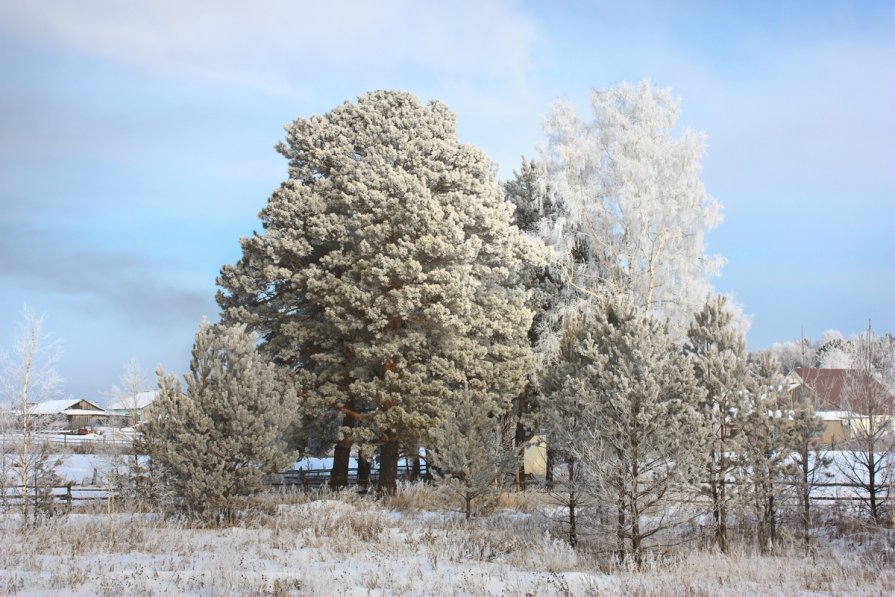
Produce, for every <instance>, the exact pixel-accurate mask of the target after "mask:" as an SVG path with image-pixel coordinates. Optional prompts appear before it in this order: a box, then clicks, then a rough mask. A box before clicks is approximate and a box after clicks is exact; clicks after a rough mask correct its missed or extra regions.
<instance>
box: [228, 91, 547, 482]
mask: <svg viewBox="0 0 895 597" xmlns="http://www.w3.org/2000/svg"><path fill="white" fill-rule="evenodd" d="M278 150H279V151H280V153H281V154H282V155H283V156H284V157H286V159H287V160H288V161H289V179H288V180H287V181H286V182H284V183H283V184H282V185H281V186H280V188H279V189H278V190H277V191H275V192H274V194H273V195H272V196H271V198H270V200H269V202H268V204H267V206H266V207H265V208H264V209H263V210H262V212H261V214H260V215H261V221H262V224H263V226H264V232H263V233H260V234H259V233H256V234H254V235H253V236H251V237H249V238H245V239H242V251H243V256H242V258H241V259H240V261H239V262H238V263H236V264H235V265H232V266H230V265H228V266H225V267H224V268H223V269H222V271H221V276H220V277H219V279H218V283H219V285H220V287H221V292H220V293H219V294H218V302H219V304H220V305H221V307H222V309H223V318H224V320H225V321H228V322H244V323H246V324H247V325H248V326H249V328H250V329H253V330H256V331H258V332H259V334H260V336H261V345H262V350H263V351H264V353H265V354H266V355H267V357H268V358H270V359H272V360H273V361H275V362H277V363H282V364H284V365H287V366H288V367H290V368H291V369H292V370H293V371H294V373H295V376H296V379H297V384H298V386H299V387H300V389H301V397H302V402H303V409H304V410H305V411H306V412H314V413H317V417H318V419H319V420H321V421H322V422H323V423H324V426H325V427H326V428H327V429H334V430H337V433H338V436H337V437H331V438H330V439H331V441H334V442H335V449H334V469H333V476H332V483H333V485H334V486H337V487H338V486H340V485H343V484H344V483H345V481H346V479H347V466H348V458H349V454H350V451H351V447H352V445H355V444H368V445H373V446H378V449H379V458H380V477H379V480H380V481H379V482H380V488H381V489H382V490H383V491H387V492H393V491H394V490H395V488H396V474H397V461H398V455H399V451H400V449H401V447H402V446H403V447H404V449H405V450H406V451H408V452H411V453H415V450H416V448H417V446H421V445H425V444H426V442H427V441H429V439H430V438H429V434H430V430H432V429H435V428H437V427H438V426H439V425H440V423H441V421H442V419H443V417H444V415H445V413H446V412H449V411H450V409H451V408H452V406H451V405H452V404H453V402H454V401H455V400H457V396H458V393H459V392H462V391H465V390H463V388H466V387H468V388H469V390H470V391H472V392H474V393H475V395H476V396H477V398H478V399H479V400H480V401H481V402H482V403H485V404H487V410H489V411H491V412H507V411H508V410H509V407H510V403H511V401H512V399H513V398H514V397H515V396H517V395H518V394H519V392H520V390H521V388H522V386H523V384H524V378H525V374H526V372H528V371H530V370H531V368H532V353H531V349H530V347H529V345H528V340H527V337H526V334H527V332H528V329H529V327H530V325H531V317H532V314H531V310H530V309H529V308H528V306H527V305H526V292H525V290H524V289H522V288H521V287H520V286H519V284H518V275H519V270H520V268H521V267H522V266H523V265H524V264H525V263H526V262H528V261H530V260H532V259H533V257H532V256H531V253H532V251H533V250H535V248H534V246H533V245H532V243H530V242H527V241H525V240H524V239H523V238H522V237H521V236H520V234H519V231H518V229H517V228H516V227H515V226H513V225H512V222H511V216H512V213H511V207H510V206H509V205H508V204H507V203H506V202H505V201H504V199H503V197H502V195H501V193H500V190H499V188H498V186H497V184H496V182H495V180H494V168H493V165H492V163H491V161H490V160H489V159H488V158H487V157H486V156H485V155H484V154H483V153H482V152H480V151H479V150H477V149H475V148H473V147H471V146H468V145H463V144H461V143H459V142H458V140H457V137H456V126H455V119H454V115H453V114H452V113H451V112H450V111H449V110H448V109H447V108H446V107H445V106H444V105H443V104H441V103H439V102H437V101H433V102H430V103H429V104H428V105H425V106H423V105H420V103H419V102H418V101H417V99H416V98H415V97H413V96H412V95H410V94H407V93H403V92H386V91H378V92H373V93H368V94H365V95H363V96H361V97H360V98H358V100H357V102H356V103H348V102H346V103H344V104H342V105H341V106H339V107H337V108H335V109H334V110H332V111H331V112H329V113H327V114H325V115H322V116H315V117H313V118H311V119H303V118H299V119H297V120H296V121H295V122H293V123H292V124H291V125H289V126H288V127H287V140H286V142H285V143H281V144H280V145H279V146H278ZM333 422H335V425H332V423H333Z"/></svg>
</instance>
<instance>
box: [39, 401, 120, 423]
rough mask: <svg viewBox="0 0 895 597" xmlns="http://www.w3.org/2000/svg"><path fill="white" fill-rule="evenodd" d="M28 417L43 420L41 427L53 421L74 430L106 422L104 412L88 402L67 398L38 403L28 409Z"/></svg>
mask: <svg viewBox="0 0 895 597" xmlns="http://www.w3.org/2000/svg"><path fill="white" fill-rule="evenodd" d="M28 414H29V416H30V417H32V418H34V419H36V420H38V421H39V420H43V421H44V422H45V423H44V424H41V423H38V424H39V425H41V426H47V425H49V424H51V423H52V422H53V421H54V420H59V421H60V422H62V421H64V422H65V424H66V425H67V428H68V429H71V430H76V429H82V428H85V427H93V426H96V425H99V424H101V423H103V422H105V420H106V416H107V413H106V411H105V410H103V409H102V408H100V407H99V406H97V405H96V404H94V403H93V402H90V401H89V400H83V399H75V398H68V399H65V400H47V401H46V402H39V403H37V404H34V405H32V406H31V408H29V409H28Z"/></svg>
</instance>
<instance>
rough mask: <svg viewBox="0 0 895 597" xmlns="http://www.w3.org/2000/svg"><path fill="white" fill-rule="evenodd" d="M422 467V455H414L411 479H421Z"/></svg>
mask: <svg viewBox="0 0 895 597" xmlns="http://www.w3.org/2000/svg"><path fill="white" fill-rule="evenodd" d="M421 470H422V467H421V465H420V457H419V456H414V458H413V468H412V469H410V480H411V481H419V480H420V474H421Z"/></svg>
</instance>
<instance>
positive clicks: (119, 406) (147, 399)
mask: <svg viewBox="0 0 895 597" xmlns="http://www.w3.org/2000/svg"><path fill="white" fill-rule="evenodd" d="M157 396H158V390H147V391H145V392H140V393H138V394H132V395H130V396H125V397H124V398H121V399H119V400H115V401H114V402H112V403H111V404H109V406H108V407H106V410H137V409H143V408H146V407H147V406H149V405H150V404H152V402H153V401H154V400H155V399H156V397H157Z"/></svg>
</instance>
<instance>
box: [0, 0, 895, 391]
mask: <svg viewBox="0 0 895 597" xmlns="http://www.w3.org/2000/svg"><path fill="white" fill-rule="evenodd" d="M746 5H748V6H746ZM892 56H895V4H893V3H891V2H880V3H873V2H855V3H835V2H749V3H723V2H688V3H677V2H627V3H619V2H549V3H548V2H512V1H509V0H507V1H495V2H487V1H479V2H465V1H460V2H450V3H447V2H439V3H436V2H418V1H410V0H378V1H377V2H366V1H359V0H358V1H348V2H339V1H333V2H329V3H321V2H311V1H308V2H288V1H285V0H281V1H259V2H254V3H252V4H251V5H249V4H248V3H243V2H235V1H223V2H222V1H218V2H212V1H196V2H186V3H184V2H175V1H155V2H152V1H147V2H140V3H130V2H114V1H111V0H44V1H42V2H32V1H29V0H4V2H3V3H2V4H0V73H2V76H0V180H2V186H0V254H2V256H3V257H2V259H0V345H2V346H4V347H7V348H9V346H10V344H11V338H12V335H13V331H14V323H15V321H16V320H17V319H18V318H19V316H20V313H21V309H22V305H23V304H25V303H27V304H29V305H31V306H32V307H34V309H35V310H37V311H38V312H42V313H45V314H46V316H47V321H46V329H47V331H48V332H49V333H51V334H52V335H53V336H54V337H56V338H58V339H60V340H61V341H62V342H63V343H64V345H65V348H66V352H65V355H64V357H63V359H62V361H61V363H60V366H59V369H60V372H61V373H62V375H63V377H65V378H66V380H67V383H66V386H65V391H66V393H69V394H72V395H75V396H77V397H86V398H95V399H97V400H100V401H103V400H104V399H105V396H104V393H105V392H107V391H108V389H109V388H110V386H112V385H113V384H114V383H116V382H117V381H118V379H119V378H120V376H121V374H122V373H123V369H124V366H125V363H126V362H127V361H128V360H130V359H131V358H136V359H137V360H138V361H139V362H140V363H141V365H142V366H143V367H144V368H145V369H146V370H147V371H151V370H152V369H154V368H155V366H156V365H157V364H159V363H161V364H163V365H164V366H165V368H166V369H167V370H168V371H172V372H182V371H183V370H184V369H185V368H186V367H187V362H188V356H189V350H190V347H191V343H192V337H193V334H194V333H195V330H196V328H197V326H198V323H199V321H200V319H201V318H202V317H203V316H207V317H209V318H210V319H214V318H215V317H216V313H217V309H216V306H215V303H214V292H215V285H214V279H215V276H216V275H217V271H218V269H219V268H220V266H221V265H223V264H224V263H229V262H233V261H235V260H236V259H238V257H239V246H238V242H237V239H238V238H239V236H242V235H247V234H250V233H251V232H252V230H254V229H255V228H257V227H258V220H257V212H258V211H259V210H260V209H261V208H262V207H263V206H264V204H265V202H266V200H267V197H268V196H269V194H270V192H271V191H272V190H273V189H274V188H275V187H276V186H277V185H278V184H279V183H280V182H281V181H282V180H283V179H284V177H285V176H286V164H285V162H284V160H283V159H282V158H281V157H280V156H279V155H278V154H276V153H275V152H274V151H273V145H274V144H275V143H276V142H277V141H278V140H280V139H281V138H282V136H283V132H282V126H283V125H284V124H285V123H287V122H289V121H291V120H293V119H294V118H296V117H298V116H303V117H307V116H311V115H313V114H318V113H323V112H326V111H328V110H329V109H331V108H333V107H334V106H336V105H337V104H339V103H341V102H343V101H345V100H353V99H354V98H355V97H356V96H357V95H359V94H361V93H363V92H365V91H369V90H372V89H405V90H408V91H411V92H413V93H415V94H416V95H417V96H418V97H420V98H421V99H422V100H428V99H439V100H441V101H443V102H445V103H446V104H447V105H448V106H450V107H451V108H452V109H453V110H454V111H455V112H456V114H457V119H458V129H459V134H460V137H461V140H463V141H464V142H468V143H472V144H475V145H477V146H479V147H481V148H482V149H484V150H485V151H486V152H487V153H488V154H489V155H491V157H492V158H494V159H495V160H496V161H497V162H498V164H499V168H500V176H501V178H506V177H508V176H509V175H510V174H511V172H512V170H513V169H514V168H516V167H518V163H519V160H520V156H522V155H526V156H529V157H533V156H535V154H536V147H537V145H538V144H539V143H541V142H542V133H541V119H542V117H543V116H544V114H546V112H547V110H548V109H549V106H550V104H551V103H552V102H553V101H555V100H557V99H568V100H571V101H573V102H575V103H577V104H579V105H580V106H581V107H582V108H583V107H584V106H585V103H586V101H587V98H588V90H589V89H590V88H592V87H598V88H603V87H608V86H612V85H614V84H616V83H619V82H621V81H624V80H627V81H630V82H635V81H638V80H640V79H643V78H650V79H652V80H653V82H654V83H656V84H657V85H659V86H663V87H665V86H670V87H672V88H673V89H674V92H675V94H676V95H678V96H680V97H681V98H682V102H683V104H682V105H683V111H682V115H681V122H682V124H683V125H684V126H687V127H690V128H694V129H697V130H700V131H703V132H704V133H705V134H706V136H707V139H708V153H707V155H706V157H705V160H704V163H703V165H704V172H703V180H704V181H705V183H706V186H707V188H708V190H709V192H710V193H711V194H712V195H714V196H715V197H716V198H717V199H718V200H719V201H720V202H721V203H722V204H723V205H724V213H725V220H724V222H723V223H722V224H721V226H720V227H719V228H718V229H716V230H715V231H713V232H712V233H711V234H710V235H709V237H708V242H709V250H710V252H712V253H720V254H721V255H723V256H724V257H725V258H726V259H727V265H726V266H725V268H724V270H723V275H722V276H721V277H720V278H718V279H717V280H715V285H716V287H717V288H718V289H719V290H721V291H723V292H726V293H730V294H732V295H734V296H735V297H736V299H737V300H738V301H739V302H740V303H741V304H742V305H743V306H744V309H745V311H746V313H747V314H749V315H750V316H751V318H752V327H751V330H750V332H749V336H748V342H749V346H750V348H752V349H758V348H763V347H766V346H768V345H770V344H771V343H773V342H775V341H785V340H791V339H794V338H796V337H798V335H799V333H800V329H801V328H802V327H804V330H805V334H806V335H807V336H809V337H813V338H817V337H819V336H820V335H821V334H822V333H823V332H824V331H825V330H828V329H836V330H839V331H841V332H842V333H843V334H845V335H846V336H848V335H851V334H853V333H856V332H858V331H860V330H861V329H863V328H864V327H865V326H866V324H867V320H868V319H872V320H873V322H874V328H875V329H876V330H877V331H879V332H884V331H893V332H895V141H893V140H895V110H893V106H895V68H893V64H892Z"/></svg>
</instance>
